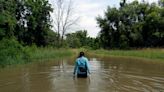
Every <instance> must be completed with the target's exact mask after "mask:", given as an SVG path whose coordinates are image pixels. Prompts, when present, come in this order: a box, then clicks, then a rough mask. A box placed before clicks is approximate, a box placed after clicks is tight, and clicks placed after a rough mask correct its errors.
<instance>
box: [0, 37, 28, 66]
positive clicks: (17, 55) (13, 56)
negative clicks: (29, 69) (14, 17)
mask: <svg viewBox="0 0 164 92" xmlns="http://www.w3.org/2000/svg"><path fill="white" fill-rule="evenodd" d="M28 58H29V55H28V53H27V52H26V51H25V49H24V48H23V46H22V45H21V44H20V43H19V42H18V41H16V40H15V39H14V38H13V39H2V40H1V41H0V67H4V66H6V65H12V64H21V63H26V62H28V61H29V60H28Z"/></svg>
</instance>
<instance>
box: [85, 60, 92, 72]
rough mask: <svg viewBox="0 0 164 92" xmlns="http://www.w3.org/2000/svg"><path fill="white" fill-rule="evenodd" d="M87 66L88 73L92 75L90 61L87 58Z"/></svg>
mask: <svg viewBox="0 0 164 92" xmlns="http://www.w3.org/2000/svg"><path fill="white" fill-rule="evenodd" d="M86 65H87V71H88V73H89V74H91V72H90V65H89V61H88V59H87V58H86Z"/></svg>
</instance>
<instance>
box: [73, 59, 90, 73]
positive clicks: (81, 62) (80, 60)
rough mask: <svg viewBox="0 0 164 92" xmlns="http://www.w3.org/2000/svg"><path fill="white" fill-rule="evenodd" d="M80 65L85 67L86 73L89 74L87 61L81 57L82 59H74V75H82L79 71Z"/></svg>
mask: <svg viewBox="0 0 164 92" xmlns="http://www.w3.org/2000/svg"><path fill="white" fill-rule="evenodd" d="M80 64H82V65H86V68H87V73H90V69H89V63H88V59H87V58H86V57H84V56H82V57H80V58H77V59H76V63H75V67H74V74H83V72H81V71H80V70H79V65H80Z"/></svg>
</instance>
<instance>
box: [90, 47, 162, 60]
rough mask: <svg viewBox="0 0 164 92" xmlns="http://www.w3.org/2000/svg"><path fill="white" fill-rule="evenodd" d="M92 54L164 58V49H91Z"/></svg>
mask: <svg viewBox="0 0 164 92" xmlns="http://www.w3.org/2000/svg"><path fill="white" fill-rule="evenodd" d="M88 52H89V53H90V54H92V55H98V56H116V57H132V58H142V59H153V60H160V61H163V60H164V49H140V50H103V49H100V50H91V51H88Z"/></svg>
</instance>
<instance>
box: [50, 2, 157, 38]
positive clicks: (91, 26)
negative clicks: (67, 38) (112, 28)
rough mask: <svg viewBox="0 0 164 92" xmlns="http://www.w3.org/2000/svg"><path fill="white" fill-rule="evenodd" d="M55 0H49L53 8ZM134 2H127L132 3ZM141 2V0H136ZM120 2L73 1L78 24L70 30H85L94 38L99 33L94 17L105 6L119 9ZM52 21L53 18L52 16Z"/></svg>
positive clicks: (105, 7) (103, 9)
mask: <svg viewBox="0 0 164 92" xmlns="http://www.w3.org/2000/svg"><path fill="white" fill-rule="evenodd" d="M54 1H55V0H49V2H50V4H51V5H52V6H53V5H54V3H55V2H54ZM132 1H134V0H127V2H132ZM138 1H142V0H138ZM145 1H147V2H150V3H152V2H157V1H158V0H145ZM119 3H120V0H73V5H74V6H73V7H74V12H75V16H78V17H79V20H78V23H77V24H76V25H75V26H73V27H72V28H71V31H72V32H75V31H77V30H87V32H88V36H90V37H96V36H97V35H98V33H99V32H100V28H99V27H98V25H97V21H96V17H97V16H98V15H100V16H103V14H104V11H105V10H106V9H107V6H110V7H119ZM52 19H53V16H52Z"/></svg>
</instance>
